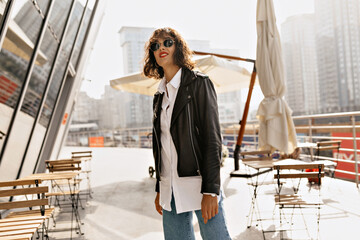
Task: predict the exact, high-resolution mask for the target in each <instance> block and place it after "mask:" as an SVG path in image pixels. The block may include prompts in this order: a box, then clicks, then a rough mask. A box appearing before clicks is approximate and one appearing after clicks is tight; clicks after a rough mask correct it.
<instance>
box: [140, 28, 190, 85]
mask: <svg viewBox="0 0 360 240" xmlns="http://www.w3.org/2000/svg"><path fill="white" fill-rule="evenodd" d="M166 37H171V38H172V39H173V40H174V42H175V52H174V55H173V58H174V63H175V64H176V65H177V66H179V67H185V68H188V69H190V70H192V69H194V67H195V62H193V61H192V60H191V56H192V51H191V50H190V49H189V47H188V45H187V43H186V42H185V40H184V39H183V38H182V37H181V35H180V34H179V33H178V32H177V31H176V30H174V29H172V28H169V27H167V28H159V29H157V30H155V31H154V32H153V34H152V36H151V37H150V39H149V41H148V42H146V44H145V57H144V68H143V74H144V75H145V76H146V77H149V78H155V79H161V78H163V77H164V69H163V68H162V67H161V66H159V65H158V64H157V63H156V59H155V56H154V52H153V51H152V50H151V49H150V45H151V44H152V43H153V42H156V40H157V39H159V38H166Z"/></svg>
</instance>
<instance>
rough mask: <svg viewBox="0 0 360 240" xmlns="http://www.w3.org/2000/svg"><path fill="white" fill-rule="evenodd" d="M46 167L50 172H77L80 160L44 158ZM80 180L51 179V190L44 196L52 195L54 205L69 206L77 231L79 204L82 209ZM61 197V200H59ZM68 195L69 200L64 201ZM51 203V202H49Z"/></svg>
mask: <svg viewBox="0 0 360 240" xmlns="http://www.w3.org/2000/svg"><path fill="white" fill-rule="evenodd" d="M45 163H46V165H47V169H48V170H49V172H50V173H59V174H61V173H63V174H65V175H66V174H67V172H79V173H80V171H81V165H80V164H81V160H76V159H60V160H46V161H45ZM77 175H78V174H77ZM80 181H81V179H79V178H77V177H75V178H72V179H63V180H57V179H54V180H51V186H52V191H51V192H49V193H47V194H46V196H48V197H53V198H54V199H55V201H54V205H55V206H58V207H60V208H64V207H66V206H68V205H69V206H70V207H71V214H72V215H74V216H75V220H76V224H77V227H76V230H77V233H80V234H81V235H83V233H82V232H81V227H80V226H81V225H82V223H81V220H80V214H79V211H78V208H79V204H80V207H81V208H82V209H84V207H83V205H82V202H81V199H80ZM61 197H62V201H60V200H61V199H60V198H61ZM67 197H69V200H70V201H69V202H68V203H66V198H67ZM51 204H52V203H51Z"/></svg>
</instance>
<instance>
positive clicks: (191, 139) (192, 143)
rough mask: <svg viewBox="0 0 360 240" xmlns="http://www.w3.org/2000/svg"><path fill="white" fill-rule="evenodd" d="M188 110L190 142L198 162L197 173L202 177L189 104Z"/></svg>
mask: <svg viewBox="0 0 360 240" xmlns="http://www.w3.org/2000/svg"><path fill="white" fill-rule="evenodd" d="M187 110H188V116H189V125H190V127H189V133H190V142H191V147H192V150H193V152H194V156H195V160H196V165H197V168H198V170H197V172H198V173H199V175H200V176H201V172H200V166H199V161H198V158H197V155H196V152H195V147H194V141H193V138H192V131H191V129H192V125H191V117H190V106H189V104H188V105H187Z"/></svg>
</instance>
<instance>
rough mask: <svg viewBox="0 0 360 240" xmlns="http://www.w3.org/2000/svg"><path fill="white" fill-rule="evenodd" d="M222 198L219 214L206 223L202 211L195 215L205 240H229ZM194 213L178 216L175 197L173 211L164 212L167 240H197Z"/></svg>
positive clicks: (172, 199) (172, 200)
mask: <svg viewBox="0 0 360 240" xmlns="http://www.w3.org/2000/svg"><path fill="white" fill-rule="evenodd" d="M222 200H223V199H222V197H221V199H220V202H219V213H218V214H216V215H215V217H213V218H212V219H210V220H209V221H208V222H207V224H205V223H204V219H203V218H202V214H201V210H196V211H195V214H196V217H197V219H198V222H199V226H200V234H201V237H202V239H204V240H228V239H230V240H231V238H230V235H229V233H228V230H227V227H226V222H225V216H224V211H223V206H222ZM192 218H193V212H185V213H180V214H176V208H175V200H174V196H172V198H171V211H166V210H163V227H164V236H165V240H177V239H178V240H195V234H194V228H193V225H192Z"/></svg>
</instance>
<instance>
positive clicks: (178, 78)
mask: <svg viewBox="0 0 360 240" xmlns="http://www.w3.org/2000/svg"><path fill="white" fill-rule="evenodd" d="M180 82H181V68H180V69H179V71H177V73H176V74H175V75H174V77H173V78H172V79H171V81H170V82H169V84H171V85H172V86H173V87H174V88H178V87H179V86H180ZM165 87H166V78H165V77H163V78H162V79H161V82H160V84H159V87H158V91H159V92H160V93H161V94H162V93H164V92H165Z"/></svg>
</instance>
